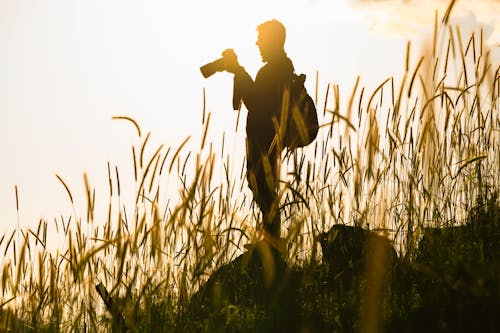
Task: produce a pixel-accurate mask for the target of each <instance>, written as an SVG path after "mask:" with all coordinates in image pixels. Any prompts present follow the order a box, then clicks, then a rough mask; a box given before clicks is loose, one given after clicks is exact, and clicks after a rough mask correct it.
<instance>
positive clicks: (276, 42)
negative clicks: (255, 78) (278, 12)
mask: <svg viewBox="0 0 500 333" xmlns="http://www.w3.org/2000/svg"><path fill="white" fill-rule="evenodd" d="M257 33H258V38H257V42H256V44H257V46H258V47H259V50H260V55H261V56H262V61H264V62H267V61H269V60H271V59H272V58H274V57H276V56H280V55H282V54H283V52H284V45H285V38H286V31H285V26H284V25H283V24H282V23H281V22H279V21H278V20H276V19H272V20H270V21H266V22H264V23H262V24H260V25H259V26H258V27H257Z"/></svg>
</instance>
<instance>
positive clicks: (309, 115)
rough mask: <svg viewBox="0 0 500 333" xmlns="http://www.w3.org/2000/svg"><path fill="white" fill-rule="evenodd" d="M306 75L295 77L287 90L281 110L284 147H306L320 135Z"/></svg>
mask: <svg viewBox="0 0 500 333" xmlns="http://www.w3.org/2000/svg"><path fill="white" fill-rule="evenodd" d="M305 80H306V76H305V74H301V75H295V74H294V77H293V79H292V81H291V83H290V85H289V86H288V87H287V88H286V89H285V92H284V97H283V105H282V110H281V124H285V126H284V128H281V130H282V131H281V134H282V135H281V137H282V140H283V146H284V147H287V148H290V149H295V148H300V147H305V146H307V145H309V144H310V143H311V142H313V141H314V139H315V138H316V136H317V135H318V129H319V124H318V114H317V111H316V106H315V105H314V101H313V99H312V98H311V96H310V95H309V94H308V93H307V90H306V88H305V86H304V82H305Z"/></svg>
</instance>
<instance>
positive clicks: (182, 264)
mask: <svg viewBox="0 0 500 333" xmlns="http://www.w3.org/2000/svg"><path fill="white" fill-rule="evenodd" d="M453 3H454V2H452V3H451V5H450V8H449V10H448V12H447V13H445V15H444V16H443V17H442V18H438V16H437V14H436V23H435V26H434V38H433V40H432V41H431V42H430V43H429V46H428V49H427V50H426V52H425V54H423V55H422V56H421V57H420V58H418V57H417V58H415V55H414V52H412V45H411V44H410V43H408V50H407V58H406V59H402V61H403V62H404V63H405V64H406V73H405V74H404V75H403V77H401V78H394V77H389V78H388V79H387V80H385V81H384V82H381V84H380V86H379V87H378V88H377V89H375V90H374V91H370V92H369V91H365V89H364V88H363V87H361V86H360V85H359V80H358V82H357V83H356V85H355V86H354V87H353V89H352V93H351V95H350V96H348V98H346V99H343V96H339V87H338V86H330V87H327V89H326V90H327V96H326V97H325V99H326V101H325V104H324V106H320V105H317V108H318V112H319V116H320V121H321V124H322V127H321V129H320V133H319V135H318V138H317V139H316V141H315V142H314V143H313V144H311V145H310V146H308V147H306V148H304V149H298V150H295V151H293V152H284V153H283V163H282V168H281V171H282V172H281V179H282V182H281V185H280V197H281V207H280V212H281V217H282V221H283V228H282V236H283V241H282V244H280V249H281V251H280V252H279V253H278V254H277V253H276V251H274V250H270V249H269V248H268V247H266V246H263V243H262V242H260V239H261V235H260V234H259V233H258V232H256V228H255V225H256V221H258V220H259V216H258V215H259V214H258V213H257V212H258V209H256V207H254V206H253V204H252V198H251V196H249V195H248V193H249V192H248V190H247V189H246V183H245V182H246V181H245V170H244V167H243V166H244V164H241V165H240V164H237V165H234V164H231V163H230V161H231V159H230V158H229V154H228V153H227V150H228V149H227V148H226V147H227V146H228V145H229V144H228V143H224V142H223V144H222V147H221V151H220V152H219V151H215V150H214V149H213V145H211V144H210V138H209V137H208V136H207V133H208V129H209V126H210V115H209V114H206V110H203V120H204V122H203V135H202V139H201V142H200V146H199V147H200V148H199V150H198V151H186V147H187V143H188V142H189V140H190V138H186V140H185V141H184V142H183V143H182V144H181V145H180V146H178V147H165V146H159V147H150V145H148V144H149V140H150V136H151V134H150V133H147V134H145V133H144V131H143V129H142V128H141V127H140V125H139V124H137V123H136V122H135V121H134V120H133V119H132V118H129V117H126V116H123V117H122V116H120V117H116V119H117V121H124V122H126V123H128V124H130V125H131V126H132V128H133V129H134V130H135V131H136V132H137V144H136V145H134V146H133V147H132V148H131V149H132V150H131V156H132V160H133V168H134V169H133V175H134V180H133V181H134V183H135V191H134V195H133V199H132V200H125V198H123V197H124V196H125V195H129V193H127V194H124V193H123V189H122V187H121V182H122V183H123V179H120V175H121V174H122V171H120V170H119V168H118V167H115V168H113V167H112V164H108V174H109V188H108V189H106V191H109V202H108V205H107V212H105V213H104V214H98V212H96V211H95V206H96V201H95V200H96V196H95V189H94V188H93V187H92V185H91V184H90V182H89V181H88V179H87V177H86V176H85V177H84V179H85V188H86V197H85V198H84V200H85V201H86V202H87V205H86V206H87V212H86V214H84V216H80V215H79V214H77V209H75V210H74V211H75V213H74V214H73V215H71V216H62V217H60V218H56V219H54V220H53V221H46V220H41V221H40V223H39V225H38V228H36V230H35V229H33V230H23V229H21V228H19V227H17V228H14V230H12V231H11V232H9V233H6V234H5V235H2V236H0V253H2V254H3V256H2V258H3V259H2V262H1V269H2V272H1V280H0V288H1V293H0V332H3V331H5V332H10V331H12V332H73V331H77V332H87V331H89V332H108V331H111V330H113V331H117V332H125V331H129V332H177V331H182V332H184V331H193V332H200V331H206V332H213V331H230V332H246V331H250V332H253V331H294V330H295V331H297V332H309V331H313V332H315V331H325V332H331V331H340V332H350V331H366V332H381V331H406V332H408V331H415V332H421V331H443V332H457V331H484V332H487V331H494V330H498V329H499V328H500V320H499V319H498V318H500V260H499V258H500V211H499V210H500V205H499V200H498V194H499V192H500V172H499V170H500V105H499V103H500V99H499V96H500V67H499V64H498V63H494V62H492V60H491V53H490V52H491V50H490V49H488V47H487V46H486V43H485V42H484V38H483V32H482V30H480V29H478V30H477V31H473V32H472V33H471V34H470V35H467V36H464V35H462V32H461V31H460V29H459V28H458V27H457V26H454V25H452V24H450V17H449V16H450V13H451V10H452V7H453ZM344 100H345V101H346V102H345V103H343V102H341V101H344ZM167 179H168V181H167ZM58 181H59V182H60V183H61V186H62V187H63V188H64V190H65V191H66V192H67V194H68V200H69V201H70V203H71V204H72V205H74V204H75V202H76V201H77V198H76V197H75V195H74V193H72V191H71V186H69V185H68V184H66V182H65V181H64V179H63V178H62V177H60V176H58ZM171 186H176V187H178V188H179V198H178V200H177V199H175V201H174V200H173V199H172V198H170V197H169V196H168V193H169V191H167V187H168V188H169V187H171ZM16 193H17V189H16ZM100 215H104V216H107V217H106V218H104V219H101V218H100V217H99V218H96V217H97V216H100ZM339 225H341V226H344V227H345V226H348V227H347V228H343V227H339ZM51 226H53V227H55V229H56V230H57V232H58V237H59V238H60V239H63V240H64V242H63V243H61V246H60V247H59V248H58V249H57V250H56V251H53V250H51V249H48V244H47V241H48V234H47V230H48V229H49V228H50V227H51ZM334 226H335V227H334ZM332 227H334V229H331V228H332ZM335 228H337V229H335ZM329 230H332V232H330V233H328V231H329ZM336 230H337V231H336ZM339 230H340V231H339ZM350 233H351V234H350ZM360 235H361V236H360ZM343 237H344V238H343ZM373 239H375V241H371V240H373ZM385 241H387V242H389V244H391V245H392V247H393V248H394V250H395V252H394V255H393V254H392V252H391V250H389V249H388V248H387V247H385V245H384V244H387V243H386V242H385ZM366 258H369V259H368V260H367V259H366ZM341 262H342V264H341ZM207 281H208V282H207Z"/></svg>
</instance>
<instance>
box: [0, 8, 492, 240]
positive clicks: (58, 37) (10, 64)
mask: <svg viewBox="0 0 500 333" xmlns="http://www.w3.org/2000/svg"><path fill="white" fill-rule="evenodd" d="M447 4H448V1H431V0H424V1H416V0H413V1H398V0H388V1H368V0H364V1H362V0H359V1H356V0H336V1H331V0H309V1H307V0H293V1H292V0H287V1H285V0H282V1H270V0H258V1H257V0H254V1H245V2H242V1H229V0H227V1H224V0H213V1H202V0H199V1H195V0H175V1H174V0H172V1H164V0H148V1H132V0H80V1H77V0H40V1H35V0H0V115H1V117H0V119H1V120H0V154H1V162H0V235H1V234H2V233H3V232H4V231H5V230H12V228H13V227H15V225H16V223H17V220H18V217H17V213H16V204H15V195H14V186H16V185H17V186H18V188H19V199H20V216H19V219H20V223H21V225H22V226H35V225H36V224H37V223H38V220H39V218H41V217H44V218H46V219H48V220H52V218H53V217H55V216H59V215H61V214H70V213H71V206H70V204H69V200H68V198H67V196H66V193H65V191H64V188H63V187H62V186H61V184H60V183H59V182H58V181H57V179H56V177H55V174H58V175H60V176H61V177H63V178H64V179H65V181H66V182H67V183H68V185H69V186H70V188H71V189H72V191H73V192H74V196H75V197H76V198H79V199H76V200H81V201H84V200H85V195H84V192H83V180H82V175H83V173H84V172H87V173H88V175H89V179H90V182H91V183H92V184H93V185H94V186H95V187H96V188H97V191H102V192H104V193H106V192H107V188H108V187H107V162H108V161H110V162H111V164H112V165H115V164H116V165H119V166H120V168H121V169H123V170H124V171H127V170H131V169H130V168H129V166H130V145H131V144H132V143H134V142H136V137H135V132H134V131H133V129H132V127H131V126H130V125H128V124H126V123H124V122H118V121H112V120H111V117H112V116H114V115H125V116H130V117H132V118H134V119H136V120H137V121H138V123H139V124H140V125H141V127H142V129H143V131H146V132H147V131H151V132H152V139H151V142H152V144H153V146H156V145H159V144H165V145H167V146H174V147H176V146H177V145H178V144H179V143H180V142H182V141H183V139H184V138H185V137H186V136H188V135H193V137H195V138H196V137H199V136H200V132H201V111H202V90H203V88H206V91H207V109H208V111H210V112H211V113H212V126H211V131H210V132H209V138H208V139H209V140H213V141H217V140H219V139H220V137H221V136H222V133H223V132H224V131H225V132H226V133H230V132H231V131H233V130H234V124H235V120H236V114H235V112H233V111H232V107H231V90H232V80H231V76H230V75H229V74H227V73H222V74H218V75H215V76H213V77H211V78H209V79H208V80H204V79H203V77H202V76H201V75H200V73H199V67H200V66H201V65H203V64H204V63H206V62H208V61H211V60H214V59H216V58H218V57H219V56H220V52H221V51H222V50H224V49H225V48H228V47H232V48H234V49H235V51H236V52H237V54H238V55H239V60H240V63H241V64H242V65H244V66H245V67H246V68H247V70H248V71H249V72H250V73H251V74H252V75H253V74H255V73H256V71H257V70H258V68H259V67H260V66H261V62H260V57H259V52H258V49H257V47H256V46H255V38H256V32H255V28H256V26H257V24H259V23H261V22H263V21H265V20H268V19H270V18H273V17H275V18H277V19H279V20H281V21H282V22H283V23H284V24H285V26H286V27H287V44H286V45H285V47H286V50H287V52H288V55H289V56H290V57H291V59H292V60H293V61H294V64H295V68H296V70H297V71H298V72H300V73H305V74H307V75H308V81H307V84H308V87H309V90H310V91H311V92H312V89H313V87H314V76H315V72H316V70H318V71H319V77H320V84H319V89H320V96H322V95H324V91H325V89H326V85H327V83H336V84H340V88H341V92H345V93H348V92H349V91H350V90H351V89H352V87H353V85H354V82H355V80H356V77H357V75H358V74H360V75H361V78H362V84H363V85H365V86H368V87H374V86H376V85H377V84H378V83H380V82H382V81H383V80H384V79H386V78H387V77H389V76H391V75H397V73H399V72H400V71H401V70H403V69H404V54H405V48H406V42H407V40H410V39H411V40H413V41H417V42H418V40H421V39H422V38H423V37H424V36H429V35H430V33H431V31H432V29H433V22H434V8H436V6H439V13H440V16H442V13H444V11H445V8H446V5H447ZM455 9H456V11H455V14H456V15H455V16H456V17H457V19H458V20H459V21H460V22H463V23H464V24H471V23H473V22H476V23H477V22H481V23H483V24H485V26H486V27H487V29H486V32H487V33H488V35H489V40H488V41H489V42H490V43H491V44H492V45H496V52H497V54H499V52H498V49H499V47H498V45H499V44H500V38H499V36H500V33H499V29H500V24H499V21H498V13H500V1H494V0H463V1H458V3H457V6H456V8H455ZM416 56H417V55H415V57H416ZM344 98H347V96H344ZM240 132H241V130H240ZM240 134H241V133H240ZM240 136H241V135H240ZM238 138H239V139H238ZM235 140H239V141H236V143H237V145H240V144H241V145H242V144H243V141H242V140H241V138H240V137H237V139H235ZM193 142H195V143H196V144H198V142H199V140H196V139H195V140H193ZM237 156H238V155H237ZM240 163H241V162H237V164H238V165H241V164H240ZM124 177H126V175H124ZM129 178H131V176H130V177H129Z"/></svg>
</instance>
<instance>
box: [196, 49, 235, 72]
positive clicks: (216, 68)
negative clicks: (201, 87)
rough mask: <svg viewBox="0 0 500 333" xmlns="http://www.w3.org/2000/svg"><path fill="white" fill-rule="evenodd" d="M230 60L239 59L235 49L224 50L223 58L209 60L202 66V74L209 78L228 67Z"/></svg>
mask: <svg viewBox="0 0 500 333" xmlns="http://www.w3.org/2000/svg"><path fill="white" fill-rule="evenodd" d="M229 61H238V60H237V57H236V53H234V50H233V49H227V50H225V51H224V52H222V58H219V59H217V60H214V61H212V62H209V63H208V64H206V65H203V66H201V67H200V71H201V74H202V75H203V77H204V78H205V79H206V78H209V77H210V76H212V75H214V74H215V73H217V72H222V71H224V70H225V69H226V64H227V63H228V62H229Z"/></svg>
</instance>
